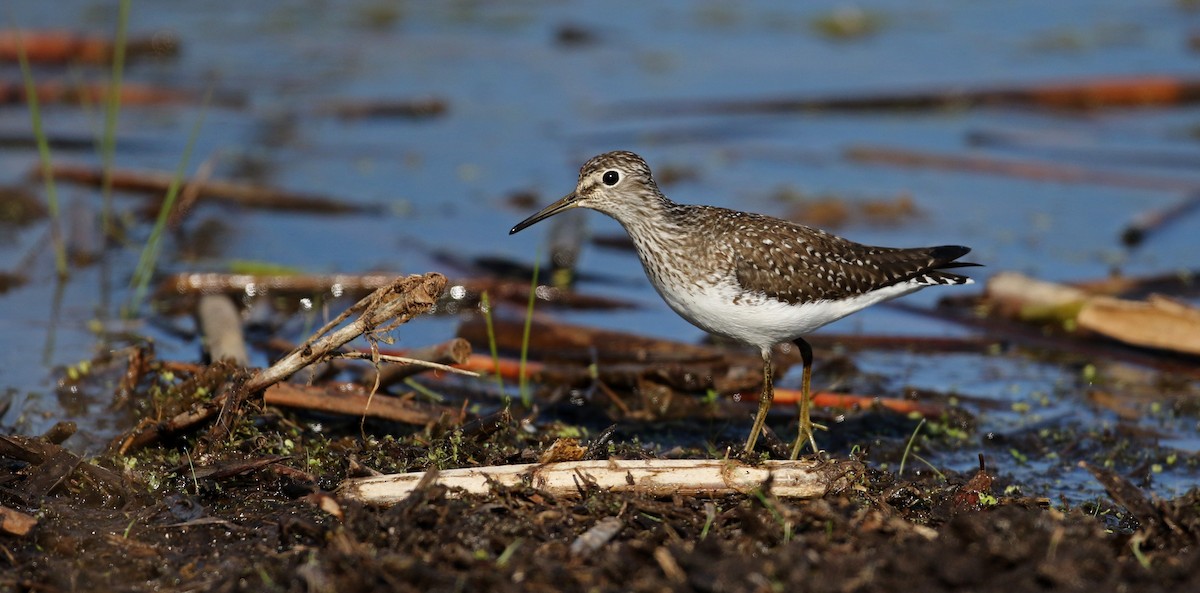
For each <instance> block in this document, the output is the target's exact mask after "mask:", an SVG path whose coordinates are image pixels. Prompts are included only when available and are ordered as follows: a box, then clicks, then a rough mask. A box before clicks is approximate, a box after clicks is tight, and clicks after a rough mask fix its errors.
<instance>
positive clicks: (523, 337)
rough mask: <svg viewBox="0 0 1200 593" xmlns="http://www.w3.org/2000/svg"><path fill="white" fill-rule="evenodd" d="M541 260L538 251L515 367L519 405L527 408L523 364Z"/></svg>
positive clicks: (528, 396)
mask: <svg viewBox="0 0 1200 593" xmlns="http://www.w3.org/2000/svg"><path fill="white" fill-rule="evenodd" d="M541 259H542V253H541V250H540V249H539V250H538V252H537V255H536V256H535V258H534V260H533V279H532V280H531V281H530V283H529V305H528V306H527V307H526V309H525V331H524V332H523V333H522V334H521V364H520V365H519V366H518V367H517V369H518V370H517V374H518V375H520V377H519V383H518V385H519V386H520V387H519V389H518V390H519V391H520V392H521V403H522V404H524V405H525V407H526V408H529V407H531V406H532V405H533V394H532V393H530V392H529V386H528V385H527V383H528V379H527V378H526V377H525V362H526V359H527V358H528V356H529V331H530V330H531V329H532V328H533V302H534V301H536V300H537V288H538V262H539V261H541Z"/></svg>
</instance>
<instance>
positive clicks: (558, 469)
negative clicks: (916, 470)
mask: <svg viewBox="0 0 1200 593" xmlns="http://www.w3.org/2000/svg"><path fill="white" fill-rule="evenodd" d="M861 471H862V465H861V464H859V463H857V462H853V461H831V462H819V461H806V460H801V461H765V462H763V463H762V464H760V465H757V466H749V465H746V464H744V463H741V462H739V461H733V460H710V459H637V460H609V461H568V462H559V463H547V464H534V463H531V464H523V465H503V466H492V467H474V468H462V469H448V470H442V471H440V472H438V474H437V476H436V478H435V481H436V482H438V483H441V484H443V485H445V486H448V487H450V488H451V489H461V490H462V491H464V492H467V493H471V494H486V493H487V492H488V488H489V481H495V482H497V483H500V484H503V485H506V486H515V485H520V484H529V485H531V486H533V487H534V488H537V489H538V490H542V491H544V492H547V493H549V494H552V495H554V496H578V495H579V491H580V488H581V487H582V486H584V485H585V484H587V483H589V482H590V483H594V484H596V485H597V486H599V487H600V488H605V489H609V490H613V491H624V492H643V493H648V494H651V495H654V496H666V495H671V494H680V495H683V496H722V495H726V494H736V493H742V494H747V493H750V492H753V491H754V490H755V489H757V488H761V487H762V486H763V484H764V483H765V482H766V481H767V480H768V479H772V480H773V481H772V482H771V493H772V494H774V495H776V496H779V497H787V498H816V497H820V496H824V495H825V494H826V493H828V492H831V491H836V490H840V489H843V488H847V487H849V485H850V484H851V483H852V482H853V481H854V477H855V475H856V474H859V473H861ZM425 473H426V472H412V473H407V474H392V475H387V476H374V477H367V478H352V479H349V480H346V481H345V482H342V485H341V486H340V487H339V488H338V492H339V493H340V494H341V496H344V497H346V498H351V499H356V500H359V501H361V502H365V503H367V504H374V505H391V504H396V503H397V502H400V501H401V500H404V498H405V497H407V496H408V495H409V494H412V492H413V491H414V490H416V486H417V482H419V481H420V480H421V478H422V477H424V476H425Z"/></svg>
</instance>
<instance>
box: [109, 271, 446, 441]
mask: <svg viewBox="0 0 1200 593" xmlns="http://www.w3.org/2000/svg"><path fill="white" fill-rule="evenodd" d="M445 287H446V277H445V276H442V275H441V274H438V273H436V272H429V273H427V274H425V275H420V276H419V275H412V276H407V277H404V278H396V279H395V280H394V281H393V282H392V284H391V285H389V286H386V287H384V288H380V289H379V290H377V291H375V292H373V293H371V294H370V295H368V296H367V297H365V298H363V299H362V300H360V301H359V302H357V303H355V304H354V306H352V307H351V308H350V309H348V310H346V311H345V312H344V313H342V314H341V315H340V316H338V318H337V319H335V320H334V321H332V322H330V323H329V324H326V326H325V327H323V328H321V330H320V331H318V332H317V333H315V334H313V336H314V338H310V339H309V341H307V342H305V343H304V344H303V345H301V346H300V347H298V348H297V349H296V350H293V351H292V352H291V353H289V354H288V355H287V356H285V357H283V359H282V360H280V361H278V362H276V363H275V364H274V365H272V366H270V367H269V368H266V369H263V370H261V371H259V372H258V373H256V374H255V375H254V376H253V377H251V378H250V379H249V380H248V381H246V383H245V384H244V385H241V386H237V387H231V386H229V385H228V384H227V385H226V386H225V388H224V390H223V391H222V392H221V393H220V394H218V395H217V396H216V397H214V398H213V399H212V400H211V401H209V402H206V403H205V404H204V405H201V406H198V407H195V408H193V409H191V410H187V411H185V412H182V413H180V414H177V415H176V416H175V417H173V418H171V419H170V420H168V421H166V422H145V421H144V422H143V423H142V424H141V425H139V426H138V427H137V428H135V429H133V430H132V431H130V433H129V434H128V435H126V436H124V437H122V438H121V439H119V443H120V445H119V447H118V452H119V453H120V454H121V455H124V454H126V453H127V452H128V451H130V450H131V449H134V448H137V447H141V446H144V445H146V444H148V443H150V442H153V441H154V440H156V439H158V438H159V437H160V436H162V435H164V434H171V433H175V432H179V431H181V430H185V429H187V428H190V427H192V426H195V425H196V424H199V423H200V422H203V421H206V420H209V419H210V418H212V417H213V416H214V415H215V414H216V413H217V412H218V411H221V410H223V409H224V407H225V405H226V402H227V401H228V400H229V398H230V397H234V396H235V395H236V394H233V393H231V392H232V391H233V390H234V389H236V390H237V392H238V393H244V394H253V393H256V392H259V391H262V390H264V389H266V388H267V387H270V386H271V385H274V384H276V383H278V382H280V381H283V380H285V379H287V378H288V377H290V376H292V375H293V374H295V373H296V372H297V371H299V370H301V369H303V368H305V367H307V366H308V365H311V364H314V363H316V362H320V361H321V360H324V359H325V358H327V357H328V356H330V355H331V354H332V353H333V352H335V351H336V350H337V349H338V348H340V347H341V346H342V345H344V344H345V343H347V342H349V341H350V340H353V339H355V338H357V337H358V336H360V335H363V334H368V333H375V332H386V331H389V330H391V329H392V328H394V327H396V326H398V325H400V324H402V323H405V322H407V321H408V320H409V319H412V318H413V317H414V316H416V315H419V314H421V313H424V312H425V311H428V310H429V309H431V308H432V307H433V304H434V302H435V301H436V300H437V297H438V296H439V295H440V294H441V292H442V290H443V289H444V288H445ZM360 311H361V312H362V314H361V315H360V316H359V318H358V319H356V320H355V321H354V322H352V323H350V324H349V325H347V326H345V327H343V328H341V329H339V330H337V331H335V332H333V333H331V334H329V335H328V336H325V337H323V338H319V339H317V338H316V336H321V335H324V334H325V333H327V332H329V331H330V330H331V329H332V328H333V327H335V326H336V325H337V324H338V323H341V321H342V320H344V319H346V318H347V317H349V316H350V315H352V314H354V313H357V312H360Z"/></svg>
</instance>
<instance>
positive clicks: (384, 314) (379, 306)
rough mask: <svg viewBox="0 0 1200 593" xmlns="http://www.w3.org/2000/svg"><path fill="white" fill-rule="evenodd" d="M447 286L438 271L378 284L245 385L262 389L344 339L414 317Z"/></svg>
mask: <svg viewBox="0 0 1200 593" xmlns="http://www.w3.org/2000/svg"><path fill="white" fill-rule="evenodd" d="M445 288H446V277H445V276H443V275H441V274H438V273H437V272H429V273H427V274H425V275H423V276H417V275H412V276H408V277H406V278H397V279H396V280H395V281H394V282H393V283H392V285H391V286H389V287H386V288H381V289H379V290H377V291H375V292H373V293H371V294H370V295H368V296H366V297H364V298H363V299H362V300H360V301H359V302H357V303H355V304H354V306H352V307H350V308H349V309H347V310H346V311H345V312H344V313H342V314H341V315H339V316H338V318H337V319H335V320H333V321H331V322H330V323H328V324H326V325H325V327H323V328H321V329H320V330H318V331H317V332H316V333H314V334H313V338H310V339H309V341H307V342H305V343H304V344H302V345H301V346H299V347H298V348H296V349H295V350H293V351H292V352H291V353H290V354H288V355H287V356H284V357H283V358H282V359H281V360H279V361H278V362H276V363H275V364H273V365H271V367H270V368H267V369H264V370H263V371H261V372H259V373H258V374H256V375H255V376H253V377H251V378H250V381H248V382H247V383H246V389H247V390H249V391H250V392H251V393H253V392H255V391H259V390H261V389H265V388H266V387H268V386H270V385H274V384H275V383H278V382H280V381H283V380H284V379H287V378H288V377H290V376H292V375H293V374H295V373H296V372H297V371H299V370H300V369H302V368H304V367H307V366H309V365H311V364H314V363H316V362H319V361H321V360H323V359H325V358H326V357H328V356H330V355H331V354H333V353H334V352H335V351H336V350H337V349H338V348H341V347H342V346H343V345H344V344H346V343H347V342H349V341H351V340H353V339H355V338H357V337H358V336H361V335H363V334H368V333H376V332H387V331H389V330H391V329H392V328H394V327H396V326H398V325H400V324H402V323H406V322H407V321H408V320H410V319H412V318H413V317H415V316H417V315H419V314H421V313H424V312H426V311H428V310H430V309H432V308H433V305H434V303H435V302H436V301H437V298H438V296H440V295H441V294H442V291H443V290H444V289H445ZM359 311H362V315H361V316H359V318H358V319H356V320H354V321H353V322H352V323H350V324H349V325H347V326H345V327H343V328H341V329H339V330H337V331H334V332H333V333H331V334H329V335H328V336H325V337H323V338H316V337H317V336H322V335H324V334H325V333H327V332H329V331H330V330H331V329H332V328H333V327H335V326H336V325H337V324H338V323H341V321H342V320H343V319H345V318H346V317H348V316H349V315H351V314H353V313H357V312H359Z"/></svg>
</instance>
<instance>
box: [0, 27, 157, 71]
mask: <svg viewBox="0 0 1200 593" xmlns="http://www.w3.org/2000/svg"><path fill="white" fill-rule="evenodd" d="M18 43H21V44H23V45H24V50H25V55H26V56H27V57H28V59H29V62H30V63H32V64H67V63H71V62H85V63H89V64H108V63H109V62H110V61H112V58H113V53H114V51H115V49H116V46H115V44H114V43H113V41H112V40H110V39H108V38H105V37H99V36H95V35H86V34H81V33H76V32H74V31H66V30H48V31H47V30H38V31H21V32H20V33H19V34H17V33H16V32H14V31H0V62H15V61H16V60H17V55H18V53H19V50H18V49H17V44H18ZM125 51H126V52H127V54H128V55H129V56H131V57H132V56H139V55H153V56H157V57H165V56H173V55H175V54H177V53H179V44H178V42H177V41H176V40H175V38H173V37H171V36H161V35H155V36H153V37H135V38H132V39H129V40H127V41H126V42H125Z"/></svg>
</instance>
